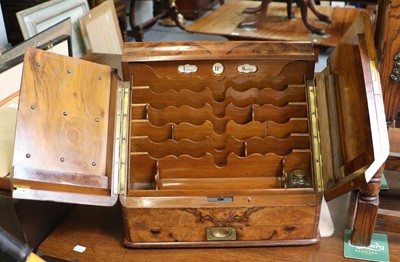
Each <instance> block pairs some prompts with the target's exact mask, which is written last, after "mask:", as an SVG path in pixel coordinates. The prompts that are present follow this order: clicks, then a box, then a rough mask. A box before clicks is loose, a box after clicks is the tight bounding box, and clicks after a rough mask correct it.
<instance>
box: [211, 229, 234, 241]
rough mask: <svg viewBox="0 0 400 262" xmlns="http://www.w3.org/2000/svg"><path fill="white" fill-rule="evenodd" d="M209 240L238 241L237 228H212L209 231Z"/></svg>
mask: <svg viewBox="0 0 400 262" xmlns="http://www.w3.org/2000/svg"><path fill="white" fill-rule="evenodd" d="M207 240H211V241H214V240H236V228H234V227H211V228H208V229H207Z"/></svg>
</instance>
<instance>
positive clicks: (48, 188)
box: [12, 48, 122, 206]
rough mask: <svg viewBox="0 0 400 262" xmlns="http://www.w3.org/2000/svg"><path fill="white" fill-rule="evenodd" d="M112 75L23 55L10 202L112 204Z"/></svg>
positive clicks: (62, 59)
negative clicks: (48, 201)
mask: <svg viewBox="0 0 400 262" xmlns="http://www.w3.org/2000/svg"><path fill="white" fill-rule="evenodd" d="M121 84H122V82H121V81H119V78H118V76H117V74H116V72H115V70H114V69H112V68H111V67H108V66H104V65H99V64H95V63H91V62H87V61H84V60H78V59H74V58H70V57H66V56H62V55H58V54H53V53H50V52H46V51H41V50H38V49H33V48H29V49H27V51H26V53H25V60H24V70H23V76H22V84H21V91H20V102H19V109H18V118H17V131H16V139H15V150H14V159H13V166H14V172H13V178H12V182H13V188H14V190H13V197H15V198H24V199H38V200H53V201H58V202H69V203H83V204H96V205H106V206H107V205H114V203H115V202H116V200H117V194H116V188H117V181H116V180H117V179H114V177H116V174H113V165H114V158H117V157H119V156H118V154H114V155H115V156H114V157H113V151H114V148H113V145H114V143H113V138H114V136H115V127H114V126H115V125H114V119H115V115H116V111H117V105H116V100H117V99H116V97H117V88H118V87H119V86H120V85H121Z"/></svg>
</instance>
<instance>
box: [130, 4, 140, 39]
mask: <svg viewBox="0 0 400 262" xmlns="http://www.w3.org/2000/svg"><path fill="white" fill-rule="evenodd" d="M135 3H136V0H131V5H130V7H129V24H130V26H131V31H129V32H127V35H129V36H133V37H134V38H135V41H136V42H143V28H140V27H139V26H137V25H136V24H135Z"/></svg>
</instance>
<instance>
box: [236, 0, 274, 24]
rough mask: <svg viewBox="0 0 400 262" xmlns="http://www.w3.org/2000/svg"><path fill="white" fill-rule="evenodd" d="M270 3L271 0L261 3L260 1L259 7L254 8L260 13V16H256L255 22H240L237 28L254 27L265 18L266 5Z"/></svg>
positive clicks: (264, 0)
mask: <svg viewBox="0 0 400 262" xmlns="http://www.w3.org/2000/svg"><path fill="white" fill-rule="evenodd" d="M271 1H272V0H263V1H261V5H260V6H259V7H257V8H256V9H259V11H260V15H259V16H258V18H257V20H255V21H252V22H241V23H239V25H238V27H239V28H243V27H256V26H257V25H258V24H259V23H260V22H261V21H262V20H263V19H264V18H265V17H266V16H267V11H268V5H269V4H270V3H271ZM247 9H248V8H247ZM247 9H246V10H247ZM246 10H245V11H246Z"/></svg>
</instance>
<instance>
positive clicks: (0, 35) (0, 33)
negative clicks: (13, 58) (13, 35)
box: [0, 4, 8, 48]
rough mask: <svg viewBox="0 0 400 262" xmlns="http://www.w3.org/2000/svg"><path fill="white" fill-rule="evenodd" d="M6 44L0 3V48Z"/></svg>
mask: <svg viewBox="0 0 400 262" xmlns="http://www.w3.org/2000/svg"><path fill="white" fill-rule="evenodd" d="M7 44H8V40H7V33H6V28H5V27H4V19H3V11H2V10H1V4H0V48H2V47H3V48H4V47H6V46H7Z"/></svg>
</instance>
